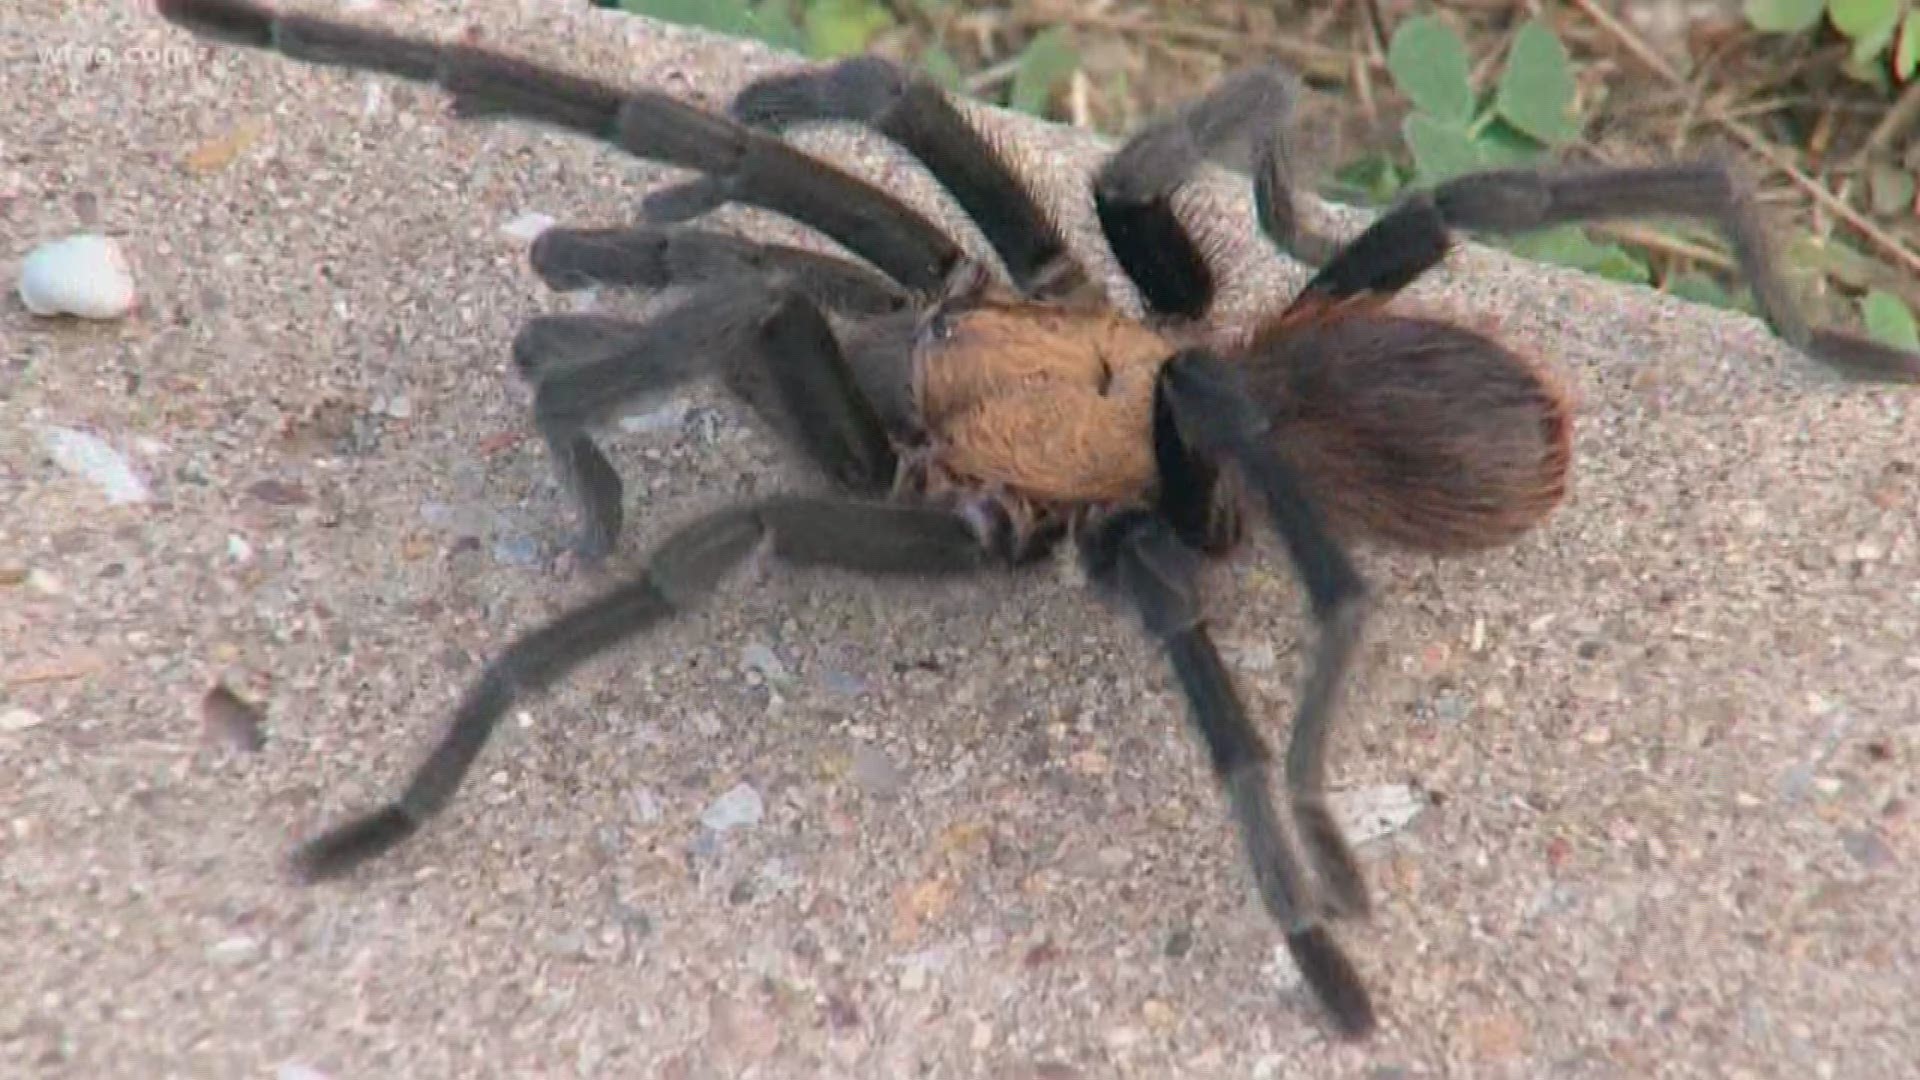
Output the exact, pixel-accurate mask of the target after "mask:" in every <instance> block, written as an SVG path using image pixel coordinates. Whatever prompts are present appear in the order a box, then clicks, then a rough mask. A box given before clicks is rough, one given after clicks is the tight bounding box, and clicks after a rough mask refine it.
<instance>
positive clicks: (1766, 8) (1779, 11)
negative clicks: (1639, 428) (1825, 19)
mask: <svg viewBox="0 0 1920 1080" xmlns="http://www.w3.org/2000/svg"><path fill="white" fill-rule="evenodd" d="M1826 9H1827V0H1747V22H1749V23H1751V24H1752V25H1753V28H1754V29H1755V30H1760V31H1763V32H1765V33H1769V34H1797V33H1799V32H1800V31H1802V30H1811V29H1813V27H1814V25H1815V24H1817V23H1818V22H1819V21H1820V16H1821V14H1822V13H1823V12H1825V11H1826Z"/></svg>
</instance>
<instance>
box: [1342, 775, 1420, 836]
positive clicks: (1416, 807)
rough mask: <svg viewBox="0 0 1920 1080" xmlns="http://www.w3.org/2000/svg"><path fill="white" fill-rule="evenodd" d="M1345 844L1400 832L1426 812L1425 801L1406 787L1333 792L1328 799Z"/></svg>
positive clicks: (1392, 786)
mask: <svg viewBox="0 0 1920 1080" xmlns="http://www.w3.org/2000/svg"><path fill="white" fill-rule="evenodd" d="M1327 802H1328V803H1329V804H1331V808H1332V810H1333V816H1334V818H1335V819H1336V820H1337V821H1339V822H1340V826H1341V828H1342V829H1343V830H1344V831H1345V832H1346V834H1347V842H1348V843H1351V844H1364V843H1367V842H1368V841H1371V840H1378V839H1379V838H1381V837H1383V836H1388V835H1391V834H1393V833H1396V832H1399V831H1400V830H1401V829H1404V828H1406V827H1407V825H1408V824H1409V823H1411V822H1412V821H1413V819H1414V818H1417V817H1419V816H1420V812H1421V811H1423V810H1425V809H1426V808H1427V800H1426V798H1425V797H1424V796H1422V795H1421V794H1420V793H1419V792H1418V791H1415V790H1414V789H1413V788H1411V787H1409V786H1407V785H1406V784H1381V785H1379V786H1377V787H1366V788H1356V789H1354V790H1352V791H1336V792H1334V793H1333V794H1331V795H1329V796H1327Z"/></svg>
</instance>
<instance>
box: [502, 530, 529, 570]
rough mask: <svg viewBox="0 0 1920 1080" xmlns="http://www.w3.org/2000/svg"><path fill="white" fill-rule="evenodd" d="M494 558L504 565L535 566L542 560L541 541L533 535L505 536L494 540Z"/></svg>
mask: <svg viewBox="0 0 1920 1080" xmlns="http://www.w3.org/2000/svg"><path fill="white" fill-rule="evenodd" d="M493 560H494V561H495V562H497V563H500V564H502V565H504V566H535V565H538V563H539V562H540V541H538V540H535V539H534V538H533V537H531V536H526V535H523V534H516V535H512V536H503V537H501V538H500V539H498V540H495V541H494V542H493Z"/></svg>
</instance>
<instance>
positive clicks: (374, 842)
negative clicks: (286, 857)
mask: <svg viewBox="0 0 1920 1080" xmlns="http://www.w3.org/2000/svg"><path fill="white" fill-rule="evenodd" d="M419 828H420V822H419V820H418V819H416V818H415V817H414V816H413V815H412V814H409V813H407V811H406V808H405V807H403V806H400V805H398V804H395V805H393V806H388V807H385V808H383V809H380V810H376V811H374V812H373V813H371V814H367V815H365V816H363V817H359V818H355V819H354V820H352V821H349V822H347V823H346V824H345V825H341V826H339V827H338V828H335V829H332V830H330V831H328V832H326V833H323V834H321V835H320V836H319V837H318V838H317V839H314V840H310V841H308V842H307V843H305V844H302V845H301V846H300V849H299V850H298V851H296V852H295V853H294V856H293V868H294V872H295V873H297V874H299V875H300V879H301V880H302V881H305V882H307V883H308V884H312V883H314V882H318V881H327V880H330V879H332V878H337V877H341V876H343V875H345V874H347V873H349V872H350V871H352V870H353V868H354V867H357V866H359V865H360V864H361V863H364V862H366V861H367V860H369V859H372V858H374V857H375V856H377V855H380V854H382V853H384V852H386V851H388V850H389V849H391V848H393V847H394V846H395V845H397V844H399V843H400V842H401V841H402V840H405V839H406V838H407V837H409V836H412V835H413V834H414V833H415V832H417V831H418V830H419Z"/></svg>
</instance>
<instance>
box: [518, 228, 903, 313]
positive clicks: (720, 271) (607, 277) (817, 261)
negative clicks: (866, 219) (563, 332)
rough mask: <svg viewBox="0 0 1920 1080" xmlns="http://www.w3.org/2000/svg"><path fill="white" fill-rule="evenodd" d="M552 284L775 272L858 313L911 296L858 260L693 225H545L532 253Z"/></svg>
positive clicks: (654, 287)
mask: <svg viewBox="0 0 1920 1080" xmlns="http://www.w3.org/2000/svg"><path fill="white" fill-rule="evenodd" d="M527 259H528V261H529V262H530V263H531V264H532V265H533V269H534V271H535V272H536V273H538V274H539V275H540V277H541V280H543V281H545V282H546V283H547V286H548V287H549V288H552V289H556V290H561V291H566V290H570V289H579V288H584V287H586V286H588V285H596V284H597V285H612V286H616V287H621V288H627V289H633V290H638V291H659V290H664V289H669V288H673V287H676V286H687V285H704V284H707V283H709V282H713V281H720V280H728V279H739V278H752V277H774V278H780V279H782V280H784V281H786V282H789V283H791V284H792V285H793V286H794V287H795V288H797V289H799V290H801V291H802V292H803V293H804V294H805V295H806V296H807V298H808V299H810V300H812V301H813V302H814V303H816V304H819V305H820V306H821V307H822V308H825V309H826V310H828V311H835V312H840V313H842V314H845V315H850V316H854V317H867V316H874V315H886V314H891V313H894V312H898V311H903V310H905V309H906V307H907V305H908V299H909V298H908V296H907V294H906V293H905V292H903V291H902V290H901V289H900V288H899V287H898V286H896V285H895V284H893V282H891V281H889V280H887V279H886V278H885V277H884V276H882V275H880V274H878V273H875V272H874V271H872V270H869V269H867V268H866V267H864V266H861V265H859V264H857V263H853V262H849V261H848V260H846V259H842V258H838V257H836V256H832V255H823V254H821V253H819V252H817V251H809V250H807V249H805V248H799V247H792V246H790V245H785V244H769V243H764V242H762V241H758V240H748V239H745V238H743V237H738V236H733V235H730V234H727V233H722V232H714V231H710V230H707V229H700V228H696V227H694V226H691V225H673V226H661V225H641V226H636V227H631V228H569V227H566V226H554V227H553V228H549V229H547V230H545V231H544V232H542V233H541V234H540V235H539V237H538V238H536V239H535V240H534V242H533V246H532V247H531V248H530V249H529V250H528V252H527Z"/></svg>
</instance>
